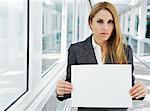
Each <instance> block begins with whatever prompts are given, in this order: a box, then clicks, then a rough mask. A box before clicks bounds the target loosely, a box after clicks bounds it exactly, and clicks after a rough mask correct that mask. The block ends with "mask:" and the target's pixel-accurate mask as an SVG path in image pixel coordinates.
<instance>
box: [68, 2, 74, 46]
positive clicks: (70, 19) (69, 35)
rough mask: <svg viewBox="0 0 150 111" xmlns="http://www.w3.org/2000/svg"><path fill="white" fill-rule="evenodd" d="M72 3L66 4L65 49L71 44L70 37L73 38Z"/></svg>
mask: <svg viewBox="0 0 150 111" xmlns="http://www.w3.org/2000/svg"><path fill="white" fill-rule="evenodd" d="M73 3H74V0H72V1H70V2H68V4H67V5H68V6H67V8H68V9H67V48H68V47H69V46H70V44H71V43H72V37H73V35H72V34H73V33H72V30H73Z"/></svg>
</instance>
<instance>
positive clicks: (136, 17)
mask: <svg viewBox="0 0 150 111" xmlns="http://www.w3.org/2000/svg"><path fill="white" fill-rule="evenodd" d="M138 26H139V16H138V15H136V16H135V27H134V30H135V35H137V34H138Z"/></svg>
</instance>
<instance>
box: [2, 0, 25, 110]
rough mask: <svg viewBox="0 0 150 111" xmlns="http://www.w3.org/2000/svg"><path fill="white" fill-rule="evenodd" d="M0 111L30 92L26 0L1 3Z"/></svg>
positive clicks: (4, 0) (3, 0) (9, 0)
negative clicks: (28, 86)
mask: <svg viewBox="0 0 150 111" xmlns="http://www.w3.org/2000/svg"><path fill="white" fill-rule="evenodd" d="M0 61H1V62H0V110H4V109H6V108H8V106H9V105H10V104H12V103H13V102H14V101H15V100H17V98H18V97H20V96H21V95H22V94H23V93H25V91H27V1H25V0H21V1H18V0H17V1H11V0H8V1H6V0H1V1H0Z"/></svg>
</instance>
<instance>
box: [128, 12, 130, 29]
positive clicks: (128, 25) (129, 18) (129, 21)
mask: <svg viewBox="0 0 150 111" xmlns="http://www.w3.org/2000/svg"><path fill="white" fill-rule="evenodd" d="M128 32H130V15H129V16H128Z"/></svg>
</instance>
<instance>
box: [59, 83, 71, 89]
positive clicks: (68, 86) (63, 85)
mask: <svg viewBox="0 0 150 111" xmlns="http://www.w3.org/2000/svg"><path fill="white" fill-rule="evenodd" d="M57 87H58V88H68V89H72V85H68V84H58V86H57Z"/></svg>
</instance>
